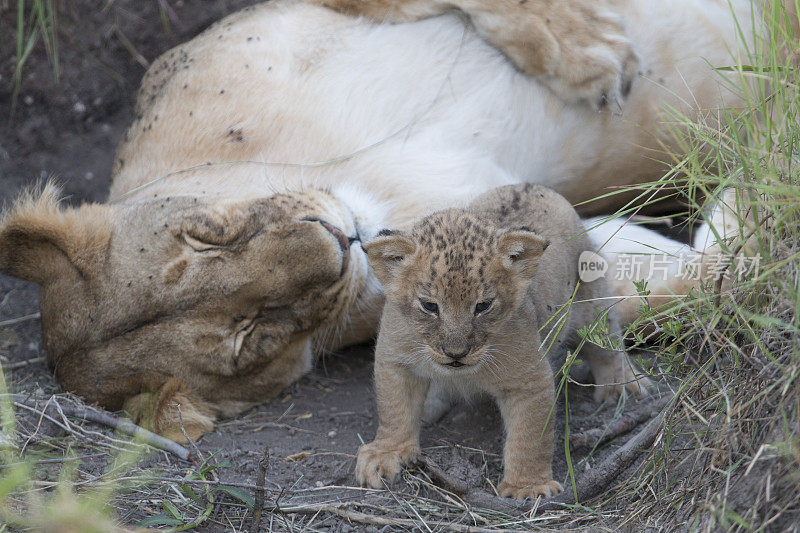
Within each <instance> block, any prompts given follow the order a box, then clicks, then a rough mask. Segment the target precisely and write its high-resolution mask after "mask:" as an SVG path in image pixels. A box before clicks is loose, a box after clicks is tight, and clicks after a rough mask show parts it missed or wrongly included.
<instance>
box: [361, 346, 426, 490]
mask: <svg viewBox="0 0 800 533" xmlns="http://www.w3.org/2000/svg"><path fill="white" fill-rule="evenodd" d="M382 351H383V347H382V346H381V339H380V337H379V338H378V345H377V346H376V348H375V392H376V396H377V400H378V432H377V434H376V435H375V440H374V441H372V442H370V443H368V444H364V445H363V446H361V447H360V448H359V449H358V459H357V460H356V480H357V481H358V483H359V484H360V485H362V486H367V487H372V488H374V489H379V488H382V487H383V482H382V480H381V478H384V479H386V480H387V481H388V482H392V481H393V480H394V478H395V477H397V474H399V473H400V471H401V470H402V469H403V466H404V465H408V464H411V463H413V462H414V461H416V460H417V457H419V453H420V448H419V428H420V421H421V417H422V407H423V404H424V402H425V396H426V395H427V393H428V386H429V384H428V381H427V380H423V379H421V378H419V377H418V376H415V375H414V374H412V373H411V372H409V371H408V369H406V368H404V367H402V366H401V365H399V364H397V363H395V362H393V361H391V360H387V359H389V356H387V355H385V354H382Z"/></svg>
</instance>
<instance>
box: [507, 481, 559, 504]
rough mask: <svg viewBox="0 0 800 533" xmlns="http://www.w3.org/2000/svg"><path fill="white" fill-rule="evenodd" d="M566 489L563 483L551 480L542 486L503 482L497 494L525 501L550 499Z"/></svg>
mask: <svg viewBox="0 0 800 533" xmlns="http://www.w3.org/2000/svg"><path fill="white" fill-rule="evenodd" d="M563 490H564V488H563V487H562V486H561V483H559V482H558V481H556V480H554V479H551V480H550V481H547V482H545V483H541V484H531V485H519V484H514V483H509V482H507V481H503V482H502V483H500V485H498V487H497V492H498V493H499V494H500V496H503V497H504V498H515V499H517V500H524V499H525V498H531V499H533V498H538V497H539V496H543V497H545V498H549V497H550V496H555V495H556V494H559V493H560V492H561V491H563Z"/></svg>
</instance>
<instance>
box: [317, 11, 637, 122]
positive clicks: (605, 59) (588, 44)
mask: <svg viewBox="0 0 800 533" xmlns="http://www.w3.org/2000/svg"><path fill="white" fill-rule="evenodd" d="M310 1H312V2H314V3H319V4H322V5H325V6H327V7H330V8H332V9H336V10H338V11H342V12H345V13H351V14H358V15H365V16H367V17H370V18H373V19H375V20H379V21H387V22H409V21H413V20H419V19H423V18H426V17H431V16H436V15H440V14H442V13H444V12H445V11H447V10H449V9H452V8H458V9H460V10H461V11H463V12H464V13H466V14H467V15H468V16H469V17H470V19H471V20H472V22H473V24H474V25H475V28H476V29H477V31H478V33H480V34H481V35H482V36H483V37H484V38H485V39H486V40H487V41H489V42H490V43H491V44H492V45H493V46H495V47H497V48H498V49H499V50H501V51H502V52H503V53H505V54H506V56H508V57H509V59H511V61H513V62H514V63H515V64H516V65H517V67H518V68H519V69H520V70H522V71H523V72H524V73H526V74H528V75H531V76H538V77H540V81H542V82H544V83H546V84H547V85H548V86H549V87H550V88H551V89H553V91H554V92H555V93H556V94H558V95H559V96H560V97H561V98H562V99H564V100H566V101H567V102H577V101H588V102H589V103H590V104H591V105H592V106H593V107H595V108H596V109H600V108H603V107H604V106H605V105H606V104H608V103H615V104H617V105H619V104H621V102H622V100H623V98H624V97H625V96H626V95H627V93H628V91H629V90H630V87H631V83H632V82H633V78H634V76H635V75H636V71H637V69H638V63H639V62H638V59H637V57H636V54H635V52H634V50H633V45H632V43H631V41H630V40H629V39H628V38H627V36H626V35H625V29H624V27H623V25H622V22H621V20H620V19H619V17H618V16H617V15H616V14H614V13H613V12H612V11H611V10H610V8H609V6H608V5H607V4H606V2H605V1H604V0H527V1H519V0H310Z"/></svg>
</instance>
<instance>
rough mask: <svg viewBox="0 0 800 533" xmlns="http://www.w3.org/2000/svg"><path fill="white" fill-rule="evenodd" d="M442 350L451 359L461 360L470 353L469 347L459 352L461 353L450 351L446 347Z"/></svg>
mask: <svg viewBox="0 0 800 533" xmlns="http://www.w3.org/2000/svg"><path fill="white" fill-rule="evenodd" d="M442 351H443V352H444V354H445V355H446V356H447V357H449V358H450V359H455V360H459V359H463V358H464V357H465V356H466V355H467V354H468V353H469V347H467V348H464V351H462V352H459V353H455V352H450V351H448V350H446V349H444V348H443V349H442Z"/></svg>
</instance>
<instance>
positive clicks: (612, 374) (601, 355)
mask: <svg viewBox="0 0 800 533" xmlns="http://www.w3.org/2000/svg"><path fill="white" fill-rule="evenodd" d="M607 294H609V292H608V288H607V286H606V284H605V282H604V280H602V279H598V280H595V281H592V282H590V283H582V284H581V286H580V287H579V288H578V292H577V295H576V300H578V301H581V302H583V303H582V304H581V305H580V306H579V307H576V308H575V313H576V314H575V315H574V316H576V318H577V320H576V324H575V325H576V328H575V329H576V330H577V329H579V328H581V327H583V326H585V325H588V324H591V323H592V322H593V321H595V320H597V319H598V318H597V317H598V315H600V314H602V313H604V312H605V314H606V317H605V320H606V326H607V327H608V332H609V337H611V338H612V340H614V342H615V343H616V344H618V345H619V346H620V349H619V350H615V349H610V348H604V347H602V346H598V345H596V344H592V343H591V342H588V341H586V342H585V343H584V344H583V346H582V347H581V352H580V354H579V356H580V358H581V359H584V360H585V361H586V362H587V363H589V368H590V369H591V371H592V376H594V382H595V384H596V385H597V386H596V388H595V391H594V399H595V401H597V402H601V403H602V402H606V401H614V400H616V399H617V398H618V397H619V396H620V395H621V394H622V392H623V391H625V392H628V393H632V394H634V395H637V396H644V395H645V394H647V393H648V392H650V391H652V390H654V389H655V385H653V382H652V381H650V380H649V379H648V378H647V377H646V376H644V373H643V372H642V371H641V370H639V369H638V368H637V367H636V365H634V364H633V362H632V361H631V360H630V359H629V358H628V354H627V352H626V351H625V348H624V341H623V338H622V330H621V328H620V326H619V319H618V318H617V313H616V311H615V309H614V307H610V308H608V309H607V312H606V308H605V307H604V304H603V303H602V302H604V301H605V300H603V299H602V296H605V295H607ZM576 340H578V339H576Z"/></svg>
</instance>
